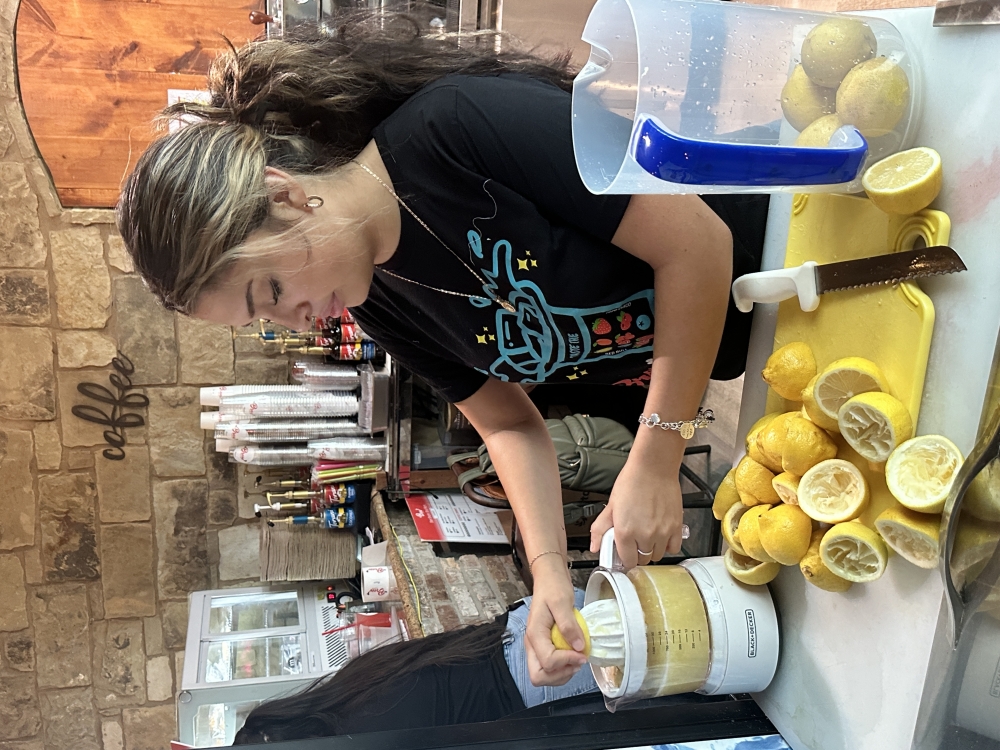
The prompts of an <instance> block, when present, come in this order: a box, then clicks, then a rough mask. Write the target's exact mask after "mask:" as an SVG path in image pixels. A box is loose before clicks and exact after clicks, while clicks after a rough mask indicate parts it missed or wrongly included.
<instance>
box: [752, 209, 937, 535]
mask: <svg viewBox="0 0 1000 750" xmlns="http://www.w3.org/2000/svg"><path fill="white" fill-rule="evenodd" d="M950 233H951V220H950V219H949V218H948V215H947V214H945V213H942V212H941V211H932V210H925V211H921V212H919V213H917V214H914V215H912V216H890V215H888V214H885V213H883V212H882V211H880V210H879V209H877V208H875V206H874V205H872V203H871V201H869V200H868V199H867V198H855V197H852V196H846V195H833V194H829V193H818V194H812V195H796V196H795V198H794V201H793V207H792V219H791V223H790V224H789V228H788V246H787V248H786V251H785V267H786V268H789V267H792V266H798V265H801V264H802V263H804V262H805V261H807V260H814V261H816V262H817V263H832V262H833V261H838V260H851V259H853V258H865V257H869V256H872V255H884V254H885V253H891V252H897V251H900V250H910V249H912V248H913V247H914V243H915V242H918V241H923V242H924V244H926V245H927V246H931V245H946V244H948V238H949V235H950ZM933 332H934V305H933V303H932V302H931V300H930V298H929V297H928V296H927V295H926V294H924V293H923V292H922V291H921V290H920V288H919V287H918V286H917V285H916V284H915V283H912V282H906V283H902V284H897V285H895V286H882V287H866V288H863V289H851V290H847V291H843V292H830V293H829V294H824V295H822V296H821V297H820V303H819V307H818V308H817V309H816V310H815V311H813V312H803V311H802V309H801V308H800V307H799V303H798V298H794V297H793V298H792V299H789V300H785V301H784V302H782V303H781V304H780V306H779V307H778V323H777V327H776V329H775V335H774V348H775V349H778V348H779V347H782V346H784V345H785V344H789V343H791V342H793V341H804V342H806V343H807V344H809V346H810V347H811V348H812V351H813V354H814V355H815V357H816V365H817V367H818V368H819V369H820V370H822V369H823V368H824V367H826V366H827V365H828V364H830V363H831V362H833V361H834V360H837V359H840V358H842V357H865V358H866V359H870V360H871V361H872V362H874V363H875V364H877V365H878V366H879V367H880V368H881V370H882V372H883V373H885V377H886V379H887V380H888V381H889V387H890V390H891V392H892V395H894V396H895V397H896V398H898V399H899V400H900V401H902V402H903V404H905V405H906V407H907V409H909V412H910V416H912V417H913V424H914V425H916V423H917V418H918V416H919V414H920V400H921V397H922V395H923V390H924V374H925V372H926V370H927V356H928V353H929V352H930V345H931V336H932V334H933ZM796 408H799V404H797V403H795V402H791V401H785V399H783V398H781V397H780V396H778V394H776V393H775V392H774V391H772V390H768V396H767V411H768V412H775V411H790V410H792V409H796ZM838 444H839V445H841V446H842V448H841V457H842V458H848V459H850V460H852V462H853V463H855V464H857V465H858V466H859V468H861V469H862V471H863V472H864V473H865V476H866V479H868V480H869V486H870V489H871V492H872V502H871V505H870V506H869V509H868V512H866V513H865V515H864V516H862V520H863V521H866V522H868V523H871V521H872V520H873V519H874V517H875V516H876V515H878V513H880V512H881V511H882V510H884V509H885V508H886V507H888V506H889V505H891V504H892V503H893V500H892V497H891V495H889V493H888V490H887V489H886V488H885V478H884V476H882V475H881V474H880V473H878V472H874V471H871V470H870V469H869V467H868V465H867V462H866V461H864V459H862V458H861V457H860V456H858V455H857V454H856V453H854V451H853V450H851V449H850V447H848V446H846V445H844V442H843V440H842V439H838Z"/></svg>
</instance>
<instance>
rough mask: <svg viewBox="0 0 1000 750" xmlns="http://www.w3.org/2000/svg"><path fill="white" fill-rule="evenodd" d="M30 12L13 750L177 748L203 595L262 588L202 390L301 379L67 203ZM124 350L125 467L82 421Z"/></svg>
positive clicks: (1, 682) (19, 262)
mask: <svg viewBox="0 0 1000 750" xmlns="http://www.w3.org/2000/svg"><path fill="white" fill-rule="evenodd" d="M16 10H17V0H0V487H2V488H3V492H2V493H0V750H42V749H43V748H44V749H47V750H66V749H67V748H74V750H98V749H100V748H103V750H146V748H150V749H151V748H158V749H162V748H164V747H167V746H168V745H167V743H168V741H169V740H170V739H173V738H175V736H176V727H175V719H174V715H175V714H174V704H173V696H174V691H175V690H176V689H177V687H178V684H179V680H180V675H181V669H182V664H183V659H184V638H185V634H186V625H187V595H188V593H189V592H190V591H194V590H197V589H204V588H209V587H215V586H220V585H221V586H229V585H245V584H247V583H251V584H252V583H254V582H255V581H256V579H257V570H256V569H255V568H254V567H253V566H248V565H232V564H230V565H223V566H222V567H223V575H222V580H220V572H219V571H220V560H221V561H223V562H224V561H225V560H227V559H239V560H245V559H246V555H245V554H243V550H244V548H245V547H246V546H247V540H248V538H252V537H253V534H252V531H251V530H250V529H248V528H242V527H241V526H245V525H247V524H249V523H251V522H250V521H248V520H245V519H241V518H240V517H239V516H240V508H239V504H238V502H237V499H236V495H235V476H234V473H233V470H232V468H231V466H230V465H229V464H228V463H227V462H226V461H225V460H224V457H222V459H221V460H220V456H219V455H218V454H216V453H214V451H213V450H212V448H213V447H214V446H213V445H209V444H208V443H207V442H206V440H205V437H204V435H203V433H202V432H201V431H200V430H199V429H198V421H197V420H198V412H199V410H200V407H199V405H198V386H199V385H205V384H213V383H229V382H234V380H238V381H240V382H260V381H262V380H268V381H271V382H275V381H280V380H283V379H285V378H286V373H287V368H286V367H285V364H284V363H282V362H280V361H279V362H277V363H276V362H275V361H274V360H271V359H268V358H266V357H264V356H263V355H262V354H261V353H260V348H259V346H257V345H256V344H255V343H254V342H252V341H248V340H245V339H244V340H239V341H237V342H236V346H235V347H234V341H233V338H232V336H231V332H230V330H229V329H228V328H224V327H219V326H208V325H203V324H200V323H198V322H196V321H191V320H188V319H185V318H181V317H178V316H176V315H174V314H172V313H168V312H166V311H164V310H162V309H161V308H159V307H158V306H157V304H156V302H155V301H154V300H153V298H152V296H151V295H150V294H149V293H148V292H147V291H146V290H145V288H144V287H143V284H142V282H141V280H140V279H139V278H138V277H136V276H135V275H134V274H133V269H132V266H131V263H130V261H129V259H128V256H127V254H126V253H125V251H124V248H123V245H122V242H121V239H120V238H119V237H118V236H117V235H116V234H115V231H114V227H113V223H112V222H113V217H112V214H111V212H110V211H102V210H63V209H62V207H61V206H60V205H59V203H58V200H57V199H56V195H55V191H54V189H53V187H52V184H51V182H50V180H49V176H48V173H47V171H46V168H45V165H44V164H43V163H42V161H41V160H40V158H39V157H38V154H37V151H36V149H35V145H34V142H33V140H32V138H31V135H30V133H29V130H28V128H27V125H26V123H25V120H24V116H23V112H22V110H21V107H20V103H19V102H18V100H17V89H16V86H15V84H14V81H15V77H14V69H13V50H12V38H13V26H14V17H15V13H16ZM119 349H120V350H121V351H123V352H124V353H125V354H126V355H127V356H128V357H129V358H131V360H132V361H133V362H134V364H135V367H136V372H135V376H134V381H135V383H136V385H137V386H140V390H141V392H144V393H145V394H146V395H147V396H148V397H149V401H150V404H149V407H148V409H147V410H143V415H144V417H145V418H146V425H145V426H144V427H141V428H136V429H131V430H128V431H127V439H128V444H127V445H126V446H125V454H126V457H125V460H123V461H109V460H107V459H106V458H104V457H103V456H102V450H103V449H104V448H105V447H107V446H106V444H105V443H104V441H103V438H102V430H103V428H102V427H100V426H98V425H95V424H91V423H88V422H84V421H82V420H80V419H78V418H76V417H75V416H73V415H72V414H71V409H72V407H73V406H74V405H75V404H80V403H85V402H86V401H87V400H86V399H85V398H84V397H83V396H82V395H81V394H79V393H78V392H77V388H76V387H77V384H78V383H80V382H82V381H91V382H95V383H99V384H102V385H105V386H107V385H108V375H109V374H110V372H111V368H110V364H111V360H112V357H113V356H114V355H115V352H116V351H117V350H119ZM91 403H92V402H91ZM243 515H244V516H246V515H252V511H251V512H250V513H249V514H248V513H247V512H246V511H244V513H243ZM248 532H249V533H248Z"/></svg>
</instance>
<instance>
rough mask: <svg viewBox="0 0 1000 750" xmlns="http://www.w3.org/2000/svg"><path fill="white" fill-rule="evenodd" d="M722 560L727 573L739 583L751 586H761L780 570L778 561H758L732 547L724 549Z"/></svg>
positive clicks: (772, 578) (773, 577) (774, 576)
mask: <svg viewBox="0 0 1000 750" xmlns="http://www.w3.org/2000/svg"><path fill="white" fill-rule="evenodd" d="M723 560H724V562H725V565H726V570H728V571H729V575H731V576H732V577H733V578H735V579H736V580H737V581H739V582H740V583H746V584H749V585H751V586H763V585H764V584H765V583H770V582H771V581H773V580H774V579H775V578H776V577H777V575H778V573H780V572H781V566H780V565H778V563H775V562H770V563H768V562H760V561H758V560H754V559H753V558H752V557H747V556H746V555H741V554H739V553H738V552H736V551H734V550H732V549H727V550H726V554H725V556H724V557H723Z"/></svg>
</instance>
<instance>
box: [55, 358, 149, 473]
mask: <svg viewBox="0 0 1000 750" xmlns="http://www.w3.org/2000/svg"><path fill="white" fill-rule="evenodd" d="M111 366H112V367H113V368H114V369H115V372H113V373H111V374H110V375H109V376H108V381H109V382H110V383H111V385H112V386H113V387H114V389H115V391H116V392H112V391H111V390H110V389H108V388H105V387H104V386H103V385H98V384H97V383H79V384H78V385H77V386H76V389H77V390H78V391H79V392H80V393H82V394H83V395H84V396H86V397H87V398H89V399H91V400H92V401H96V402H98V403H99V404H107V405H108V406H109V407H110V408H109V410H108V411H105V410H104V409H101V408H99V407H97V406H93V405H91V404H77V405H76V406H74V407H73V408H72V409H71V411H72V412H73V415H74V416H75V417H77V418H79V419H82V420H84V421H86V422H93V423H94V424H99V425H103V426H105V427H107V428H108V429H106V430H105V431H104V442H106V443H107V444H108V445H109V446H111V447H110V448H105V449H104V451H102V454H101V455H103V456H104V457H105V458H106V459H108V460H109V461H121V460H122V459H123V458H125V430H127V429H129V428H132V427H142V426H143V425H144V424H145V423H146V420H145V419H143V417H142V415H141V414H134V413H128V412H126V411H124V409H143V408H145V407H147V406H149V399H148V398H147V397H146V396H145V395H144V394H142V393H129V391H131V390H132V389H133V387H134V386H133V385H132V374H133V373H134V372H135V365H133V364H132V360H130V359H129V358H128V357H126V356H125V355H124V354H122V353H121V352H118V356H117V357H115V358H114V359H112V360H111Z"/></svg>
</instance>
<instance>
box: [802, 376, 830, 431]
mask: <svg viewBox="0 0 1000 750" xmlns="http://www.w3.org/2000/svg"><path fill="white" fill-rule="evenodd" d="M817 380H819V375H816V377H814V378H813V379H812V380H810V381H809V384H808V385H806V387H805V388H803V389H802V394H801V396H800V399H799V400H800V401H802V412H803V414H804V416H806V417H807V418H808V419H809V421H811V422H812V423H813V424H815V425H816V426H817V427H822V428H823V429H824V430H827V431H834V432H836V431H837V430H839V429H840V428H839V427H838V426H837V418H836V417H828V416H827V415H826V414H824V413H823V410H822V409H820V408H819V404H818V403H817V402H816V395H815V394H816V381H817Z"/></svg>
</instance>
